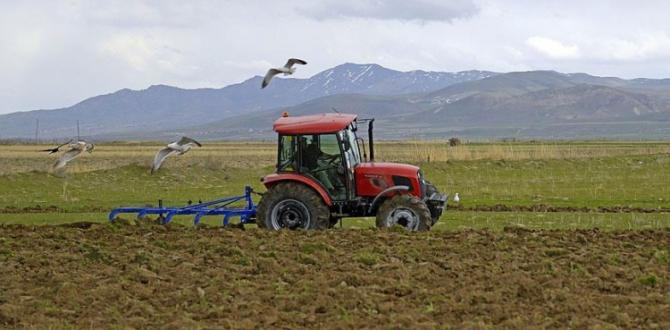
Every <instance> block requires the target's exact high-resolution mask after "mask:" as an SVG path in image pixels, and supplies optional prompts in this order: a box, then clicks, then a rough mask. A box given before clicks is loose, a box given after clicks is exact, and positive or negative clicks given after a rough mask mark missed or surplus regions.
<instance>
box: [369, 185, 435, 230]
mask: <svg viewBox="0 0 670 330" xmlns="http://www.w3.org/2000/svg"><path fill="white" fill-rule="evenodd" d="M398 207H406V208H409V209H411V210H412V211H414V213H416V214H417V215H418V216H419V226H418V228H417V231H427V230H430V227H431V225H432V224H433V219H432V218H431V215H430V209H428V205H426V203H424V202H423V201H422V200H420V199H419V198H418V197H416V196H413V195H408V194H403V195H397V196H394V197H391V198H389V199H387V200H386V201H384V202H383V203H382V205H381V206H380V207H379V210H378V211H377V217H376V224H377V228H386V225H385V220H386V217H387V216H388V215H389V214H390V213H391V212H392V211H393V210H394V209H396V208H398Z"/></svg>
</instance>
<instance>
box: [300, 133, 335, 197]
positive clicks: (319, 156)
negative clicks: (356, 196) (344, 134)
mask: <svg viewBox="0 0 670 330" xmlns="http://www.w3.org/2000/svg"><path fill="white" fill-rule="evenodd" d="M298 142H299V148H300V155H301V157H300V159H301V166H300V172H301V173H305V174H308V175H310V176H312V177H313V178H314V179H316V180H317V181H319V183H321V185H323V186H324V187H325V188H326V190H328V193H329V194H330V196H331V197H332V198H333V200H345V199H346V198H347V189H346V181H345V180H344V178H345V173H344V170H343V161H342V153H341V150H340V142H339V141H338V137H337V135H336V134H315V135H301V136H299V138H298Z"/></svg>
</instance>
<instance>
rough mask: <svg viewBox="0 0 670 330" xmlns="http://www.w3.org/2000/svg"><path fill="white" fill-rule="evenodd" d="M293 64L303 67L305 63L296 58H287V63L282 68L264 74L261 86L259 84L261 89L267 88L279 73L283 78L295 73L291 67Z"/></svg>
mask: <svg viewBox="0 0 670 330" xmlns="http://www.w3.org/2000/svg"><path fill="white" fill-rule="evenodd" d="M294 64H302V65H305V64H307V62H305V61H303V60H301V59H297V58H289V59H288V62H286V64H284V66H283V67H281V68H272V69H270V70H268V73H266V74H265V78H263V84H261V88H265V87H267V86H268V85H269V84H270V80H272V78H273V77H274V76H276V75H278V74H280V73H283V74H284V75H285V76H288V75H291V74H293V72H295V68H294V67H293V65H294Z"/></svg>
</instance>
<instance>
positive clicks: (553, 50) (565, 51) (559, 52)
mask: <svg viewBox="0 0 670 330" xmlns="http://www.w3.org/2000/svg"><path fill="white" fill-rule="evenodd" d="M526 44H527V45H528V46H530V47H531V48H533V49H534V50H536V51H537V52H539V53H540V54H542V55H544V56H547V57H549V58H552V59H576V58H579V56H580V53H579V47H578V46H577V45H572V44H571V45H568V44H564V43H562V42H560V41H558V40H554V39H551V38H546V37H538V36H534V37H530V38H528V39H527V40H526Z"/></svg>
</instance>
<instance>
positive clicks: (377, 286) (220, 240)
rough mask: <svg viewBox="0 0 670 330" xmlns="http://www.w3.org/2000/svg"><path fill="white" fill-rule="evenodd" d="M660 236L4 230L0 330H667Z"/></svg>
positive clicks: (91, 227)
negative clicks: (490, 329)
mask: <svg viewBox="0 0 670 330" xmlns="http://www.w3.org/2000/svg"><path fill="white" fill-rule="evenodd" d="M669 249H670V230H658V231H630V232H600V231H598V230H587V231H584V230H582V231H530V230H526V229H521V228H507V229H506V230H504V231H503V232H499V233H494V232H488V231H472V230H469V231H460V232H428V233H420V234H406V233H402V232H395V231H378V230H328V231H321V232H281V233H276V232H267V231H262V230H256V229H250V230H239V229H219V228H199V229H193V228H185V227H178V226H174V227H163V226H156V225H150V224H141V225H138V226H135V225H127V224H125V225H124V224H117V225H107V224H91V223H85V224H81V225H70V226H69V227H56V226H51V227H23V226H0V327H10V328H11V327H31V328H32V327H34V328H47V327H50V328H64V327H76V328H109V327H114V328H121V327H123V328H126V327H133V328H147V327H150V328H155V327H161V328H175V329H182V328H197V327H205V328H253V327H256V328H303V327H308V328H322V327H324V328H363V327H365V328H367V327H372V328H380V327H381V328H411V329H416V328H435V327H443V326H444V325H445V324H446V325H448V326H453V327H456V328H462V327H474V328H481V327H486V326H491V325H498V326H503V327H512V328H522V327H523V328H525V327H548V328H558V327H561V328H563V327H571V328H584V327H608V326H611V325H615V326H620V327H625V328H633V327H639V328H652V327H659V328H666V329H667V328H670V276H669V271H670V264H669V262H670V261H669V259H670V255H669V253H670V250H669Z"/></svg>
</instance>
